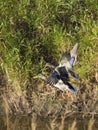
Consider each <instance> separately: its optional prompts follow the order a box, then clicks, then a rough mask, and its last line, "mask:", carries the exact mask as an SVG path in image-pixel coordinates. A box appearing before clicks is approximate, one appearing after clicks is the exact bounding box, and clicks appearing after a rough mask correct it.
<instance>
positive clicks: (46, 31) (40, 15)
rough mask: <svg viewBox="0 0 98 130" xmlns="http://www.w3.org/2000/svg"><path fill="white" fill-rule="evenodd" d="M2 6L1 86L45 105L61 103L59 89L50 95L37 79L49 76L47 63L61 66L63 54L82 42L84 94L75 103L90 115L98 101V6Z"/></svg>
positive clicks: (40, 1)
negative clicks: (57, 95) (58, 96)
mask: <svg viewBox="0 0 98 130" xmlns="http://www.w3.org/2000/svg"><path fill="white" fill-rule="evenodd" d="M0 6H1V8H0V12H1V20H0V29H1V32H0V82H1V83H0V87H2V88H4V87H5V88H6V90H11V89H12V90H13V91H14V92H15V93H17V94H18V95H19V96H20V95H22V94H23V91H26V95H25V96H27V95H29V96H31V97H32V99H33V100H34V99H35V97H37V98H38V99H40V98H42V99H43V100H42V102H43V101H45V100H44V99H45V98H46V99H48V97H49V96H50V98H51V99H50V100H48V101H49V103H50V104H53V103H54V102H55V103H56V102H57V100H56V98H55V97H54V96H53V94H54V89H52V92H53V93H49V90H48V88H47V89H46V86H44V85H43V84H42V82H41V81H37V80H35V79H33V76H35V75H37V74H38V73H40V72H41V73H44V74H45V75H47V74H49V71H48V69H49V68H47V67H46V66H45V64H46V63H47V62H49V63H51V64H53V65H57V64H58V61H59V58H60V56H61V54H62V52H63V51H68V50H70V48H71V47H72V46H73V45H74V44H75V43H76V42H78V43H79V51H78V62H77V64H76V71H77V73H79V75H80V79H79V82H78V83H77V85H78V86H79V88H80V91H79V93H78V98H76V97H75V101H76V102H75V103H77V104H78V103H80V104H81V106H82V105H83V104H84V108H82V110H85V111H88V110H89V109H90V108H89V105H91V109H90V110H89V112H92V111H94V107H95V106H96V104H97V101H98V100H97V99H98V94H97V92H98V85H97V84H98V76H97V75H98V58H97V57H98V1H97V0H66V1H65V0H18V1H17V0H14V1H13V0H3V1H0ZM39 86H40V87H39ZM40 88H41V89H40ZM0 89H1V88H0ZM40 90H41V91H40ZM92 90H93V93H92ZM41 92H43V93H45V95H44V96H43V95H42V93H41ZM50 92H51V90H50ZM12 93H13V92H12ZM12 93H10V92H9V95H11V94H12ZM49 94H50V95H49ZM12 95H14V94H12ZM13 97H14V96H13ZM88 98H90V99H91V100H90V101H88ZM93 99H94V104H93V106H92V102H93ZM30 100H31V99H30ZM55 100H56V101H55ZM35 101H36V100H35ZM42 102H41V103H42ZM41 103H40V102H39V104H40V105H42V104H41ZM45 103H46V102H44V103H43V104H44V105H46V104H45ZM68 103H69V106H70V101H69V102H68ZM15 104H16V103H14V106H16V105H15ZM72 104H73V102H72ZM40 105H39V106H40ZM60 105H62V102H61V104H60ZM65 106H66V105H65ZM79 107H80V105H79ZM79 107H78V108H79ZM15 108H16V107H15ZM97 108H98V106H96V112H98V111H97ZM79 109H80V108H79ZM66 110H68V108H66Z"/></svg>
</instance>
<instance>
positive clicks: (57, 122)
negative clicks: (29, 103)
mask: <svg viewBox="0 0 98 130" xmlns="http://www.w3.org/2000/svg"><path fill="white" fill-rule="evenodd" d="M0 130H98V118H91V117H85V118H82V117H81V116H77V115H73V116H71V117H67V118H65V117H62V118H59V119H58V118H56V117H53V118H48V117H47V118H44V117H40V116H37V115H36V114H35V113H34V114H30V115H12V116H8V115H5V116H4V115H3V116H0Z"/></svg>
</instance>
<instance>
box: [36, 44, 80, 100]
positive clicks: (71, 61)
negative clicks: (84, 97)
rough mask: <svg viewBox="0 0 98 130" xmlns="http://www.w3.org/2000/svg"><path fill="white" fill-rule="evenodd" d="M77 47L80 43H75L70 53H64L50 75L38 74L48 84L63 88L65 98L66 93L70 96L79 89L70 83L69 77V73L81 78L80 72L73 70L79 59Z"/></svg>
mask: <svg viewBox="0 0 98 130" xmlns="http://www.w3.org/2000/svg"><path fill="white" fill-rule="evenodd" d="M77 49H78V43H76V44H75V45H74V47H73V48H72V50H71V51H70V52H69V53H63V54H62V57H61V59H60V62H59V64H58V66H56V67H55V68H54V70H53V72H52V73H51V74H50V75H49V76H48V77H46V76H44V75H43V74H38V77H39V78H41V79H43V80H44V81H45V82H46V83H47V84H49V85H51V86H53V87H56V88H58V89H59V90H61V91H62V98H63V99H66V97H65V93H66V95H67V96H68V97H69V96H71V94H72V93H76V92H77V91H78V89H77V87H75V86H73V85H72V84H71V83H70V78H69V73H70V74H71V76H72V77H74V78H76V79H78V78H79V76H78V74H76V73H75V72H74V71H73V67H74V65H75V62H76V61H77ZM71 98H72V96H71Z"/></svg>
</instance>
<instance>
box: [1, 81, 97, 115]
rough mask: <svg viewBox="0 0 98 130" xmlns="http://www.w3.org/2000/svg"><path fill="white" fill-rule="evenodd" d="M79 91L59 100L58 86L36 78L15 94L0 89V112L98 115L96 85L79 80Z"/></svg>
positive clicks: (11, 91) (9, 90) (12, 91)
mask: <svg viewBox="0 0 98 130" xmlns="http://www.w3.org/2000/svg"><path fill="white" fill-rule="evenodd" d="M78 89H79V90H78V92H77V93H76V94H73V95H72V97H73V98H72V99H71V98H70V97H67V96H66V95H65V96H66V99H65V100H64V99H62V97H61V92H60V91H59V90H58V89H55V88H52V87H51V86H48V85H43V83H41V82H40V81H39V83H37V85H34V84H32V85H31V86H29V87H28V88H27V89H24V90H22V89H21V91H20V93H19V94H18V93H17V92H16V91H14V90H12V89H8V90H7V89H0V106H1V107H0V113H1V114H3V113H9V114H17V113H21V114H23V113H27V114H30V113H33V112H34V113H36V114H37V115H40V116H44V117H47V116H49V117H55V116H59V117H60V116H62V115H64V114H65V115H67V114H68V115H71V114H73V113H82V114H83V116H86V115H97V114H98V88H97V87H96V86H94V85H93V84H85V82H83V81H82V82H81V84H79V86H78Z"/></svg>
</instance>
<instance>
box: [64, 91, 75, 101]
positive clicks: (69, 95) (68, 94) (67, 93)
mask: <svg viewBox="0 0 98 130" xmlns="http://www.w3.org/2000/svg"><path fill="white" fill-rule="evenodd" d="M66 95H67V96H68V97H71V99H72V100H73V97H72V94H71V92H69V91H68V90H67V91H66Z"/></svg>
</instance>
